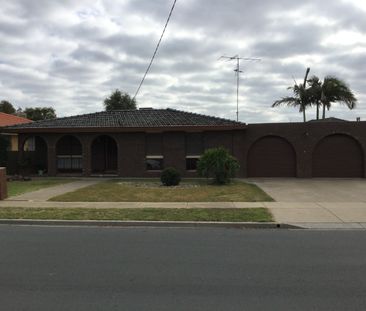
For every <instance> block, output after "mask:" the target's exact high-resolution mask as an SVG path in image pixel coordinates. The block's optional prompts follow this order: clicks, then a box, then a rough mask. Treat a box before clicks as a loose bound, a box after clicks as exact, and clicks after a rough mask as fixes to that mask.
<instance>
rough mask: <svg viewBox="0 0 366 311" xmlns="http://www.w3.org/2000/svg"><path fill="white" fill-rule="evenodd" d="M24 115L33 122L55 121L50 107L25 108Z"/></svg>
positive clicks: (53, 110)
mask: <svg viewBox="0 0 366 311" xmlns="http://www.w3.org/2000/svg"><path fill="white" fill-rule="evenodd" d="M24 113H25V115H26V117H27V118H28V119H31V120H33V121H40V120H50V119H56V112H55V109H53V108H52V107H35V108H26V109H25V110H24Z"/></svg>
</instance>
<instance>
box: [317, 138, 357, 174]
mask: <svg viewBox="0 0 366 311" xmlns="http://www.w3.org/2000/svg"><path fill="white" fill-rule="evenodd" d="M313 177H363V152H362V149H361V146H360V145H359V143H358V142H357V141H356V140H355V139H353V138H352V137H350V136H347V135H342V134H336V135H331V136H327V137H325V138H324V139H322V140H321V141H320V142H319V143H318V145H317V146H316V148H315V150H314V152H313Z"/></svg>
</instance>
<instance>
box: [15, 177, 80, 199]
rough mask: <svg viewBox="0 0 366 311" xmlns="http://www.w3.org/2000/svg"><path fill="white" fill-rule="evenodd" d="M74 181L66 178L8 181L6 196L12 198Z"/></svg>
mask: <svg viewBox="0 0 366 311" xmlns="http://www.w3.org/2000/svg"><path fill="white" fill-rule="evenodd" d="M73 181H76V180H75V179H70V178H68V179H66V178H40V179H34V180H30V181H9V182H8V195H9V197H13V196H16V195H20V194H23V193H26V192H31V191H36V190H40V189H43V188H48V187H52V186H57V185H61V184H66V183H69V182H73Z"/></svg>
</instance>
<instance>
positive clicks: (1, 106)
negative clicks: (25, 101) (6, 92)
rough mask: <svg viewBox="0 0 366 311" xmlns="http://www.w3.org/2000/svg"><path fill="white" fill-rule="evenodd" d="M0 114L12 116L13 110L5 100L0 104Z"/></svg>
mask: <svg viewBox="0 0 366 311" xmlns="http://www.w3.org/2000/svg"><path fill="white" fill-rule="evenodd" d="M0 112H4V113H8V114H13V113H15V108H14V106H13V105H12V104H11V103H10V102H8V101H7V100H2V101H1V102H0Z"/></svg>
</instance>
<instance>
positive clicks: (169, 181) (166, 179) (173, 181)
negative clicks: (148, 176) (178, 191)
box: [160, 167, 181, 186]
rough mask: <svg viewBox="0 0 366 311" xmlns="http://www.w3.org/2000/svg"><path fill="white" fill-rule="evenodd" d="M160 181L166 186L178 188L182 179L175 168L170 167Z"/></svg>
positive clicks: (162, 174)
mask: <svg viewBox="0 0 366 311" xmlns="http://www.w3.org/2000/svg"><path fill="white" fill-rule="evenodd" d="M160 180H161V182H162V184H163V185H164V186H177V185H179V183H180V180H181V177H180V173H179V172H178V171H177V170H176V169H175V168H174V167H168V168H166V169H165V170H164V171H163V172H162V173H161V176H160Z"/></svg>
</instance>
